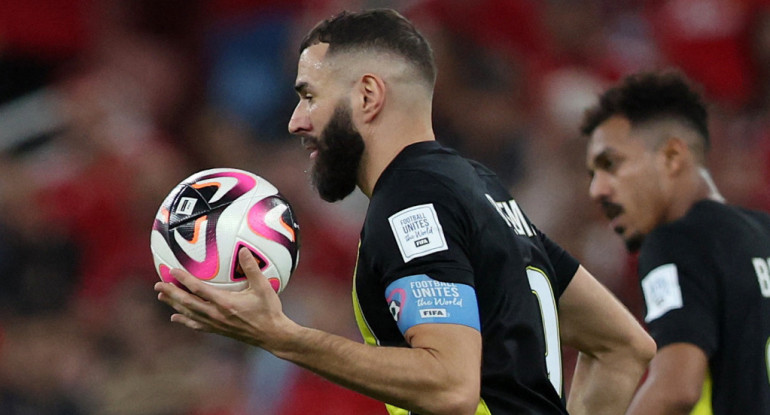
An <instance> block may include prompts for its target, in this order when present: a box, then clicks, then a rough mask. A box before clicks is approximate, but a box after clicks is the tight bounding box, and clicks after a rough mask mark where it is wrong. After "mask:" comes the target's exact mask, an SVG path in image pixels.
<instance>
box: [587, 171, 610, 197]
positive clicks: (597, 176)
mask: <svg viewBox="0 0 770 415" xmlns="http://www.w3.org/2000/svg"><path fill="white" fill-rule="evenodd" d="M610 193H611V186H610V180H609V177H607V174H606V173H604V172H602V171H596V172H594V173H593V175H592V177H591V184H590V185H589V186H588V195H589V196H591V199H593V200H594V201H597V202H598V201H600V200H603V199H606V198H607V197H608V196H610Z"/></svg>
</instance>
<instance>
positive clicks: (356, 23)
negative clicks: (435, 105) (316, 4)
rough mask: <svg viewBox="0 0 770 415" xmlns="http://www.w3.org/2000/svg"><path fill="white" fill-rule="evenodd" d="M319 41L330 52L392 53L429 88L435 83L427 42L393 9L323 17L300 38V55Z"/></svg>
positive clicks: (432, 61) (431, 54)
mask: <svg viewBox="0 0 770 415" xmlns="http://www.w3.org/2000/svg"><path fill="white" fill-rule="evenodd" d="M318 43H328V44H329V49H328V51H327V54H329V55H333V54H335V53H340V52H354V51H377V52H386V53H392V54H395V55H398V56H401V57H403V58H404V59H405V60H406V61H407V62H409V63H411V64H412V65H413V66H414V67H415V69H416V70H417V71H418V73H419V74H420V76H421V77H422V78H423V79H424V80H425V81H426V82H427V85H428V86H430V87H431V88H433V85H434V84H435V82H436V64H435V62H434V59H433V50H432V49H431V47H430V45H429V44H428V41H427V40H425V38H424V37H423V36H422V34H420V32H418V31H417V29H416V28H415V27H414V25H413V24H412V23H411V22H410V21H409V20H407V19H406V18H405V17H404V16H402V15H401V14H399V13H398V12H396V11H395V10H391V9H372V10H366V11H362V12H357V13H356V12H348V11H344V12H342V13H340V14H338V15H336V16H333V17H331V18H329V19H326V20H324V21H322V22H320V23H318V24H317V25H316V26H315V27H314V28H313V29H312V30H310V32H309V33H308V34H307V35H306V36H305V38H304V39H303V40H302V43H301V44H300V48H299V52H300V54H301V53H302V51H304V50H305V49H307V48H308V47H310V46H313V45H315V44H318Z"/></svg>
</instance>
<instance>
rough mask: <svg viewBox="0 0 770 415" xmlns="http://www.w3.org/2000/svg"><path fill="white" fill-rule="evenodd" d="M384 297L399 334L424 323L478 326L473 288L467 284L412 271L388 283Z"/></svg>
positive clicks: (479, 326)
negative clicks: (415, 273) (445, 280)
mask: <svg viewBox="0 0 770 415" xmlns="http://www.w3.org/2000/svg"><path fill="white" fill-rule="evenodd" d="M385 299H386V301H387V303H388V310H389V311H390V314H391V315H392V316H393V319H394V320H396V325H398V329H399V330H400V331H401V333H402V334H403V333H406V331H407V330H409V328H410V327H413V326H416V325H418V324H424V323H450V324H462V325H464V326H468V327H472V328H474V329H476V330H481V324H480V323H479V308H478V303H477V302H476V292H475V291H474V289H473V287H471V286H469V285H465V284H456V283H451V282H441V281H436V280H434V279H432V278H430V277H429V276H427V275H425V274H422V275H412V276H410V277H404V278H401V279H398V280H396V281H394V282H392V283H391V284H390V285H388V287H387V288H386V289H385Z"/></svg>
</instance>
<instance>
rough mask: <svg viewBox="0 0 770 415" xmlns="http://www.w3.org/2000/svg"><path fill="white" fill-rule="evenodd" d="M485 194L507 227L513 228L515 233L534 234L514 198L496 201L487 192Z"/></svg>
mask: <svg viewBox="0 0 770 415" xmlns="http://www.w3.org/2000/svg"><path fill="white" fill-rule="evenodd" d="M486 196H487V200H489V203H491V204H492V206H494V207H495V209H497V213H499V214H500V216H502V218H503V220H504V221H505V224H506V225H508V227H509V228H513V231H514V232H515V233H516V235H522V236H530V237H531V236H535V231H533V230H532V228H531V227H530V226H529V222H527V219H526V218H525V217H524V213H522V211H521V209H520V208H519V205H518V204H517V203H516V201H515V200H513V199H511V200H509V201H507V202H496V201H495V199H493V198H492V196H490V195H489V194H487V195H486Z"/></svg>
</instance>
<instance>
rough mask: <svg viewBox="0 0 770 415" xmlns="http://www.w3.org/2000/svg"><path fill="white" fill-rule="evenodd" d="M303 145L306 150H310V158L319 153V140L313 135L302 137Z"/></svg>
mask: <svg viewBox="0 0 770 415" xmlns="http://www.w3.org/2000/svg"><path fill="white" fill-rule="evenodd" d="M302 146H303V147H305V150H307V151H310V158H311V159H312V158H315V157H316V155H317V154H318V140H316V139H315V138H313V137H307V136H303V137H302Z"/></svg>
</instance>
